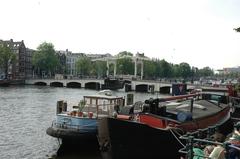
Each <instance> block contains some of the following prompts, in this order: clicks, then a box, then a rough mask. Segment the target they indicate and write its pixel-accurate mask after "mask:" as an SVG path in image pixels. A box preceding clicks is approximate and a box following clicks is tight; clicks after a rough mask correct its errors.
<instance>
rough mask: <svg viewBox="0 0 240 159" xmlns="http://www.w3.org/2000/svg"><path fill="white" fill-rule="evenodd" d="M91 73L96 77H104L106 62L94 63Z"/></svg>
mask: <svg viewBox="0 0 240 159" xmlns="http://www.w3.org/2000/svg"><path fill="white" fill-rule="evenodd" d="M93 72H94V74H95V75H97V77H105V76H106V72H107V62H106V61H96V62H95V63H93Z"/></svg>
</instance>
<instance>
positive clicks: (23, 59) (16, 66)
mask: <svg viewBox="0 0 240 159" xmlns="http://www.w3.org/2000/svg"><path fill="white" fill-rule="evenodd" d="M0 43H5V44H6V45H7V46H8V47H9V48H10V49H11V51H12V52H13V53H14V54H16V62H15V63H12V64H11V65H10V67H9V69H8V77H9V78H12V79H25V78H26V77H28V76H30V74H32V67H31V55H30V54H31V53H30V52H28V53H27V49H26V47H25V44H24V41H23V40H22V41H13V39H10V40H0Z"/></svg>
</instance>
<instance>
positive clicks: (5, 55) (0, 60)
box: [0, 43, 16, 78]
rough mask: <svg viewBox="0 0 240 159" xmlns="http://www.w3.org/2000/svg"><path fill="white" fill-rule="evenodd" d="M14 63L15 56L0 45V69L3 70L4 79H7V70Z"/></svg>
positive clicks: (8, 49) (4, 46)
mask: <svg viewBox="0 0 240 159" xmlns="http://www.w3.org/2000/svg"><path fill="white" fill-rule="evenodd" d="M15 61H16V54H14V53H13V52H12V50H11V49H10V48H9V47H8V46H7V45H6V44H5V43H2V44H0V68H1V69H3V71H4V74H5V78H8V70H9V67H10V66H11V64H14V62H15Z"/></svg>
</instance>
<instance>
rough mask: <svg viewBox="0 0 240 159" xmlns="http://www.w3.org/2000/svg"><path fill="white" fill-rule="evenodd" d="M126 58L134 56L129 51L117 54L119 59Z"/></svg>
mask: <svg viewBox="0 0 240 159" xmlns="http://www.w3.org/2000/svg"><path fill="white" fill-rule="evenodd" d="M124 56H133V54H132V53H131V52H128V51H122V52H119V53H118V54H117V57H124Z"/></svg>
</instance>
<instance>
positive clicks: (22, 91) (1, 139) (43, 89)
mask: <svg viewBox="0 0 240 159" xmlns="http://www.w3.org/2000/svg"><path fill="white" fill-rule="evenodd" d="M95 93H97V91H95V90H87V89H71V88H56V87H48V86H10V87H0V158H1V159H77V158H78V159H80V158H81V159H101V156H100V154H99V153H98V152H91V153H84V152H82V153H78V154H77V153H76V154H75V153H71V154H65V155H63V156H62V157H58V156H56V152H57V150H58V148H59V142H58V140H57V139H56V138H53V137H51V136H48V135H47V134H46V129H47V128H48V127H49V126H50V125H51V123H52V120H54V118H55V114H56V103H57V101H58V100H66V101H67V102H68V105H72V104H74V103H78V102H79V100H80V99H82V97H83V95H91V94H95ZM131 93H133V94H134V101H143V100H145V99H148V98H150V97H153V98H155V97H157V96H159V95H157V94H150V93H135V92H131ZM113 95H119V96H120V95H126V93H125V92H123V91H122V92H121V91H113Z"/></svg>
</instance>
